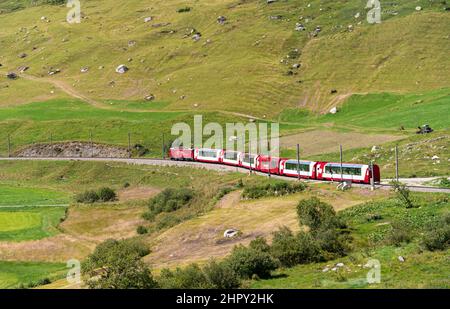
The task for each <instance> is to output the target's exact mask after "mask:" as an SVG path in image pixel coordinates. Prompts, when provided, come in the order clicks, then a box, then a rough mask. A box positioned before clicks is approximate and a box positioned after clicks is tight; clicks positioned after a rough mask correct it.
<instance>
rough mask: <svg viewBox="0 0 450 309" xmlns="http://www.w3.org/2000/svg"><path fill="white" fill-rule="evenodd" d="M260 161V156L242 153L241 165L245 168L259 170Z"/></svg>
mask: <svg viewBox="0 0 450 309" xmlns="http://www.w3.org/2000/svg"><path fill="white" fill-rule="evenodd" d="M258 159H259V155H257V154H249V153H241V154H240V161H239V165H240V166H241V167H244V168H248V169H250V168H251V169H253V170H257V167H258Z"/></svg>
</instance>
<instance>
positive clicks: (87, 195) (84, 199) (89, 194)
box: [75, 190, 100, 204]
mask: <svg viewBox="0 0 450 309" xmlns="http://www.w3.org/2000/svg"><path fill="white" fill-rule="evenodd" d="M99 200H100V197H99V196H98V194H97V192H95V191H93V190H88V191H85V192H83V193H80V194H77V195H76V196H75V201H76V202H77V203H84V204H92V203H95V202H98V201H99Z"/></svg>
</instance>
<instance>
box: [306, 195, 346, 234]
mask: <svg viewBox="0 0 450 309" xmlns="http://www.w3.org/2000/svg"><path fill="white" fill-rule="evenodd" d="M297 215H298V220H299V223H300V226H303V225H305V226H308V227H309V228H310V229H311V231H312V232H314V231H315V230H318V229H322V228H324V227H326V228H338V227H344V224H343V223H342V222H341V221H340V220H339V218H338V217H337V216H336V212H335V211H334V209H333V207H332V206H331V205H329V204H327V203H324V202H322V201H320V200H319V199H318V198H317V197H312V198H310V199H307V200H302V201H300V203H299V204H298V206H297Z"/></svg>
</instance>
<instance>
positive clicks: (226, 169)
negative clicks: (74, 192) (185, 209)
mask: <svg viewBox="0 0 450 309" xmlns="http://www.w3.org/2000/svg"><path fill="white" fill-rule="evenodd" d="M0 161H82V162H84V161H86V162H117V163H125V164H134V165H151V166H178V167H194V168H204V169H208V170H215V171H219V172H238V173H246V174H248V173H250V171H249V170H248V169H245V168H242V167H236V166H228V165H222V164H211V163H202V162H192V161H171V160H163V159H127V158H123V159H122V158H55V157H43V158H18V157H11V158H5V157H3V158H1V157H0ZM252 173H253V174H255V175H261V176H266V177H267V176H268V175H267V174H265V173H261V172H257V171H252ZM271 177H272V178H274V179H284V180H291V181H296V180H297V179H296V178H291V177H285V176H279V175H271ZM302 181H305V182H309V183H329V182H328V181H322V180H310V179H303V180H302ZM387 181H389V179H384V180H383V181H382V183H381V184H375V186H374V188H375V189H385V190H390V189H392V187H393V186H392V185H390V184H387V183H386V182H387ZM383 182H384V183H383ZM352 186H353V187H359V188H367V189H370V188H371V185H368V184H352ZM407 187H408V188H409V189H410V190H411V191H415V192H429V193H449V194H450V189H446V188H438V187H432V186H422V185H407Z"/></svg>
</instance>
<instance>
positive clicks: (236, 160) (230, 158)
mask: <svg viewBox="0 0 450 309" xmlns="http://www.w3.org/2000/svg"><path fill="white" fill-rule="evenodd" d="M240 157H241V153H240V152H239V151H232V150H224V151H223V155H222V163H223V164H226V165H232V166H239V165H240Z"/></svg>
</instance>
